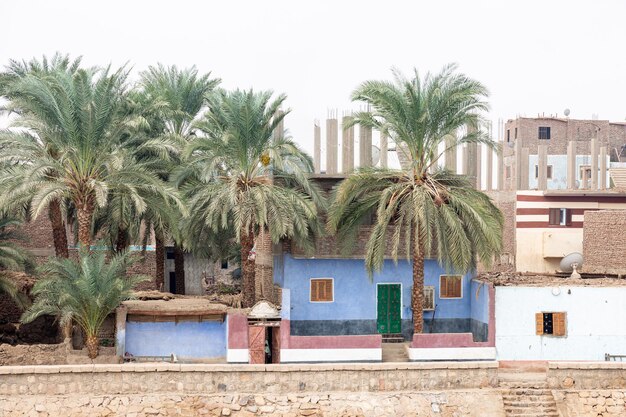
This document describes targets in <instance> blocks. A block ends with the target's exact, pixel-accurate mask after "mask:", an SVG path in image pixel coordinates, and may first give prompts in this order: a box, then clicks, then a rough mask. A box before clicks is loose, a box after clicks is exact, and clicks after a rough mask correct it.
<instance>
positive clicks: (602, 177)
mask: <svg viewBox="0 0 626 417" xmlns="http://www.w3.org/2000/svg"><path fill="white" fill-rule="evenodd" d="M600 189H601V190H606V146H602V147H600Z"/></svg>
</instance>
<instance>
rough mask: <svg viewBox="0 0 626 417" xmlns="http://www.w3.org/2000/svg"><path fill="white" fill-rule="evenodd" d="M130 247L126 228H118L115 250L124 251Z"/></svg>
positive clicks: (117, 251)
mask: <svg viewBox="0 0 626 417" xmlns="http://www.w3.org/2000/svg"><path fill="white" fill-rule="evenodd" d="M127 247H128V240H127V235H126V229H124V228H123V227H118V228H117V239H116V241H115V252H116V253H122V252H124V251H125V250H126V248H127Z"/></svg>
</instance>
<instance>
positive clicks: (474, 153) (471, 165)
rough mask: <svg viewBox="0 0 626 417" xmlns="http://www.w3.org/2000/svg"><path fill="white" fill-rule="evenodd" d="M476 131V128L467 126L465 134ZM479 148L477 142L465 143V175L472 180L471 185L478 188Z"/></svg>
mask: <svg viewBox="0 0 626 417" xmlns="http://www.w3.org/2000/svg"><path fill="white" fill-rule="evenodd" d="M475 132H476V129H475V128H474V127H472V126H467V134H468V135H471V134H473V133H475ZM479 150H480V149H479V148H478V144H477V143H468V144H467V160H466V161H465V170H466V171H467V176H468V177H469V180H470V181H471V182H472V185H473V186H474V188H476V189H480V179H479V175H480V169H479V164H480V155H479Z"/></svg>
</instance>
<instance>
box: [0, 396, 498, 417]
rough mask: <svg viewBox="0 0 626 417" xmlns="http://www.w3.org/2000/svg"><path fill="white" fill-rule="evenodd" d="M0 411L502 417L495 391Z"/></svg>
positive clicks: (20, 403) (50, 405)
mask: <svg viewBox="0 0 626 417" xmlns="http://www.w3.org/2000/svg"><path fill="white" fill-rule="evenodd" d="M3 412H4V414H2V413H3ZM0 415H3V416H6V417H9V416H11V417H13V416H23V415H34V416H42V415H46V416H51V417H53V416H55V417H56V416H59V417H61V416H63V417H65V416H128V417H137V416H142V417H146V416H148V417H149V416H156V415H161V416H163V415H166V416H198V415H200V416H241V417H244V416H245V417H250V416H256V415H263V416H269V417H272V416H283V417H297V416H326V417H332V416H368V417H369V416H371V417H380V416H415V415H419V416H424V417H425V416H431V417H452V416H454V417H470V416H481V417H496V416H498V417H500V416H504V409H503V405H502V398H501V397H500V395H499V393H498V392H497V391H494V390H468V391H445V392H419V393H406V392H405V393H361V394H357V393H345V392H343V393H332V394H321V393H316V392H309V393H300V394H288V395H273V394H261V395H259V394H256V395H254V394H226V395H215V394H209V395H182V396H181V395H176V394H162V395H122V396H101V397H88V396H75V395H68V396H54V397H49V396H48V397H42V396H11V397H6V398H4V399H2V398H1V397H0Z"/></svg>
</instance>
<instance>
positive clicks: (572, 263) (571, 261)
mask: <svg viewBox="0 0 626 417" xmlns="http://www.w3.org/2000/svg"><path fill="white" fill-rule="evenodd" d="M582 266H583V255H582V254H581V253H578V252H572V253H570V254H569V255H567V256H566V257H565V258H563V259H561V263H560V265H559V268H560V269H561V271H563V272H573V271H574V268H578V269H580V268H582Z"/></svg>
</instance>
